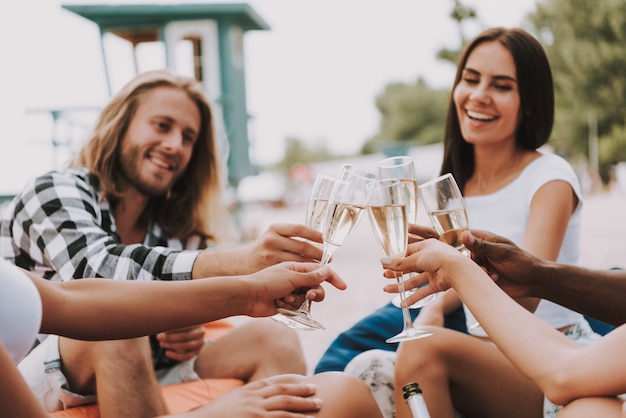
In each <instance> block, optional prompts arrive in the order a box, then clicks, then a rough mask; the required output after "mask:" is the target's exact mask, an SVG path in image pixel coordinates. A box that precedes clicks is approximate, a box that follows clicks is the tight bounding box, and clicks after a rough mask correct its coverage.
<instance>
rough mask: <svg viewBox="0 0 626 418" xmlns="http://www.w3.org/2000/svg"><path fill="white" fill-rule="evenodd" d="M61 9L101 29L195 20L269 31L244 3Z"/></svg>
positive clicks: (126, 5) (266, 25)
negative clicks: (222, 22) (220, 21)
mask: <svg viewBox="0 0 626 418" xmlns="http://www.w3.org/2000/svg"><path fill="white" fill-rule="evenodd" d="M62 7H63V8H64V9H66V10H69V11H71V12H73V13H76V14H78V15H80V16H82V17H84V18H86V19H89V20H91V21H93V22H95V23H96V24H98V26H100V27H101V28H103V29H107V28H123V27H128V26H137V25H162V24H165V23H168V22H172V21H180V20H197V19H215V20H223V19H228V20H229V21H231V22H233V23H236V24H238V25H239V26H240V27H241V28H242V29H243V30H254V29H262V30H267V29H270V26H269V25H268V24H267V23H266V22H265V21H264V20H263V19H262V18H261V17H260V16H259V15H258V14H257V13H256V12H255V11H254V9H252V7H250V6H249V5H248V4H246V3H195V4H115V5H113V4H93V5H79V4H64V5H62Z"/></svg>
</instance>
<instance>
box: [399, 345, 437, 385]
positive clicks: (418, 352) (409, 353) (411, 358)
mask: <svg viewBox="0 0 626 418" xmlns="http://www.w3.org/2000/svg"><path fill="white" fill-rule="evenodd" d="M444 358H445V347H444V346H443V344H442V341H441V340H440V339H439V338H437V337H436V336H431V337H427V338H422V339H419V340H414V341H408V342H406V343H402V344H400V347H398V350H397V357H396V364H401V365H402V367H397V368H396V369H395V376H396V383H401V382H404V383H408V381H410V380H411V379H412V378H414V376H415V375H416V374H417V375H425V374H426V373H433V372H435V371H436V370H439V369H440V367H439V366H441V365H442V363H443V362H444ZM407 379H408V380H407ZM404 383H402V384H404Z"/></svg>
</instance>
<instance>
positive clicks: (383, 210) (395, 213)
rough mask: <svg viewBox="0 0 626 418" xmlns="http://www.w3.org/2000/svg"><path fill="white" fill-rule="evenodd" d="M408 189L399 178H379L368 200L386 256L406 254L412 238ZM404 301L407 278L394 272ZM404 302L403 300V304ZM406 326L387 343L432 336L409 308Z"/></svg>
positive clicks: (405, 314)
mask: <svg viewBox="0 0 626 418" xmlns="http://www.w3.org/2000/svg"><path fill="white" fill-rule="evenodd" d="M406 203H407V194H406V188H405V187H404V186H403V185H402V183H401V182H400V181H399V180H395V179H391V180H389V179H388V180H378V181H377V182H376V187H375V188H374V190H373V192H372V196H371V198H370V200H369V208H368V214H369V219H370V224H371V226H372V230H373V231H374V236H375V237H376V241H378V244H379V245H380V247H381V249H382V250H383V253H384V254H385V256H386V257H404V255H405V254H406V247H407V241H408V237H409V231H408V228H409V226H408V219H407V213H408V211H407V205H406ZM395 277H396V282H397V283H398V290H399V294H400V298H401V302H404V300H405V294H404V280H403V275H402V274H401V273H395ZM402 305H404V303H402ZM402 317H403V329H402V331H401V332H400V333H399V334H397V335H394V336H393V337H391V338H388V339H387V340H385V341H386V342H388V343H397V342H400V341H407V340H413V339H416V338H423V337H428V336H430V335H433V333H432V332H427V331H421V330H418V329H416V328H415V327H414V326H413V321H412V320H411V314H410V313H409V308H408V307H403V308H402Z"/></svg>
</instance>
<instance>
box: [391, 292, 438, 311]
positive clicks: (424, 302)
mask: <svg viewBox="0 0 626 418" xmlns="http://www.w3.org/2000/svg"><path fill="white" fill-rule="evenodd" d="M405 293H409V291H406V292H405ZM408 296H409V295H407V297H408ZM437 297H439V292H437V293H433V294H432V295H428V296H426V297H425V298H423V299H420V300H418V301H417V302H415V303H414V304H413V305H410V306H409V309H418V308H423V307H424V306H426V305H430V304H431V303H433V302H434V301H435V300H437ZM401 301H402V298H401V297H400V295H399V294H397V295H395V296H394V297H393V298H392V299H391V303H392V304H393V306H395V307H396V308H401V307H402V306H400V302H401Z"/></svg>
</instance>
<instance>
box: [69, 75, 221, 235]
mask: <svg viewBox="0 0 626 418" xmlns="http://www.w3.org/2000/svg"><path fill="white" fill-rule="evenodd" d="M163 86H165V87H173V88H177V89H180V90H182V91H184V92H186V93H187V94H188V95H189V98H190V99H191V100H193V101H194V103H195V104H196V106H198V110H199V111H200V116H201V124H200V130H199V132H198V140H197V141H196V143H195V145H194V149H193V152H192V155H191V159H190V161H189V165H188V166H187V169H186V170H185V172H184V173H183V175H182V177H181V178H180V179H179V180H178V181H177V182H176V183H175V184H174V185H173V186H172V189H171V191H170V193H168V195H167V196H159V197H153V198H152V199H151V201H150V203H149V204H148V205H147V207H146V212H145V213H144V216H145V220H152V221H156V222H157V223H158V224H159V225H160V226H161V228H162V229H163V230H164V231H165V232H166V233H167V234H168V235H169V236H170V237H172V238H186V237H188V236H189V235H191V234H199V235H201V236H202V237H203V238H207V239H215V238H216V231H217V230H218V229H219V228H218V226H219V224H220V222H222V221H223V219H220V218H221V215H222V211H223V205H222V201H221V199H222V180H221V175H222V174H221V164H220V161H219V157H218V151H217V144H216V136H215V128H214V122H213V115H212V111H211V106H210V105H209V102H208V100H207V99H206V97H205V95H204V93H203V91H202V86H201V84H200V83H199V82H198V81H196V80H195V79H192V78H188V77H183V76H180V75H177V74H174V73H172V72H170V71H167V70H159V71H149V72H145V73H142V74H140V75H138V76H137V77H135V78H134V79H132V80H131V81H130V82H128V83H127V84H126V85H125V86H124V87H122V89H121V90H120V91H119V92H118V93H117V94H116V95H115V96H114V97H113V98H112V99H111V101H110V102H109V104H107V105H106V107H104V109H102V111H101V112H100V115H99V117H98V120H97V122H96V125H95V128H94V131H93V133H92V134H91V137H90V138H89V139H88V141H87V142H86V143H85V145H84V146H83V147H82V148H81V149H80V151H79V152H78V155H77V156H76V158H75V159H74V161H73V162H72V167H74V168H80V167H86V168H87V169H88V170H89V171H90V173H91V174H92V175H95V176H96V177H97V178H98V180H99V181H100V184H101V187H102V191H103V192H104V195H105V196H106V197H107V199H108V200H109V201H110V202H111V204H112V205H113V206H114V205H115V203H116V202H117V201H119V199H120V197H121V196H122V195H123V194H124V188H125V187H126V181H125V179H124V177H123V174H122V173H123V172H122V170H121V156H120V153H121V149H122V147H121V144H122V139H123V138H124V136H125V134H126V131H127V130H128V126H129V125H130V121H131V119H132V118H133V115H134V114H135V112H136V110H137V107H138V105H139V101H140V98H141V97H142V95H145V94H146V93H147V92H148V91H150V90H152V89H154V88H157V87H163Z"/></svg>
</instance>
